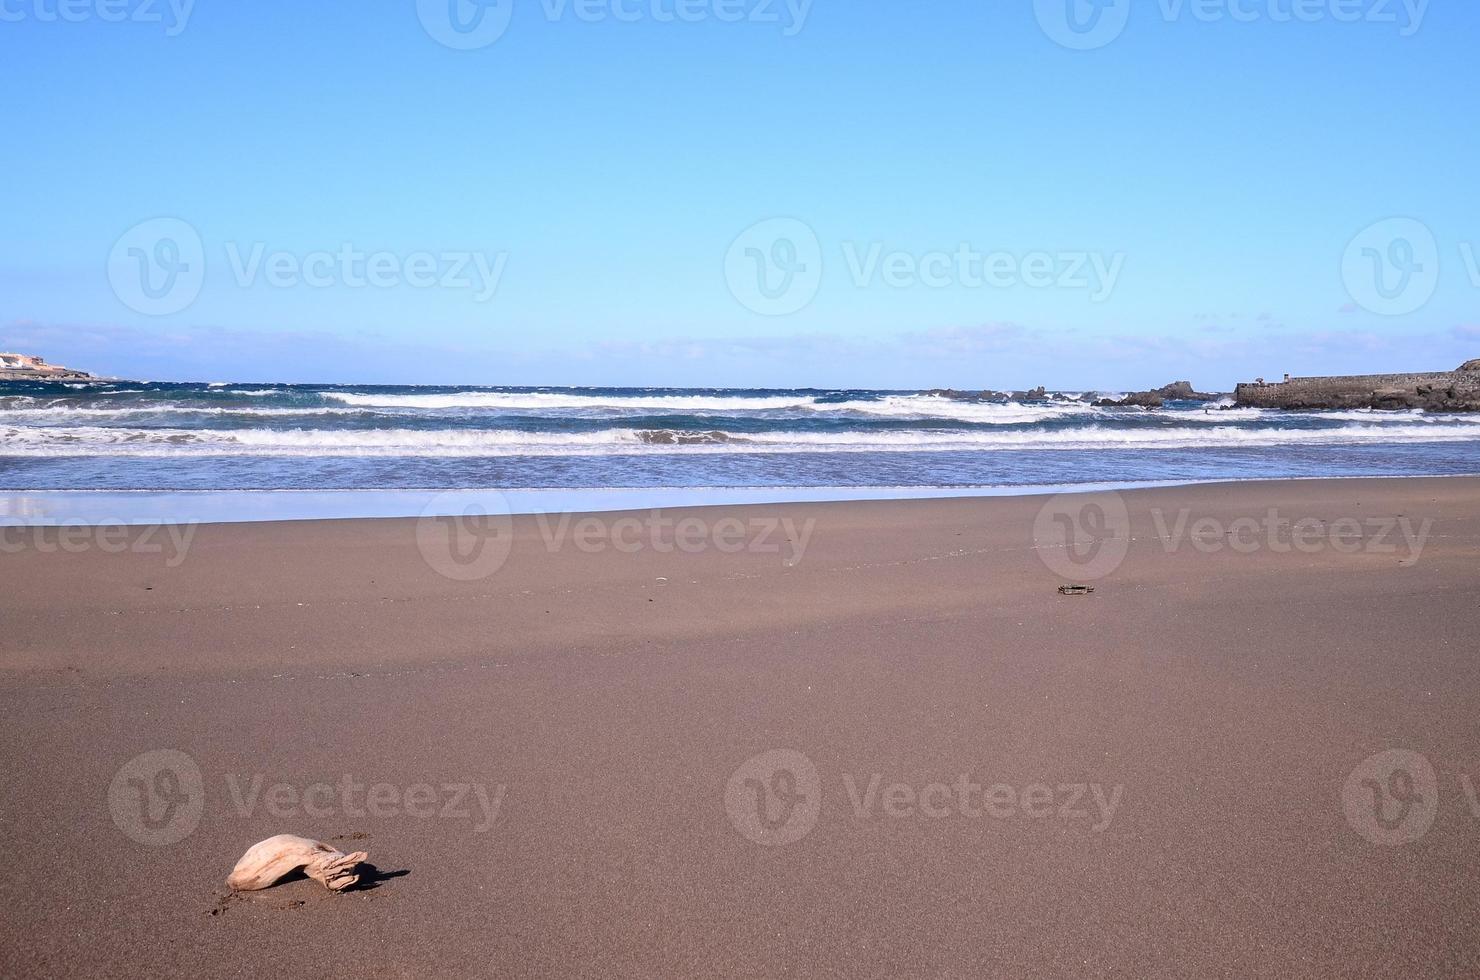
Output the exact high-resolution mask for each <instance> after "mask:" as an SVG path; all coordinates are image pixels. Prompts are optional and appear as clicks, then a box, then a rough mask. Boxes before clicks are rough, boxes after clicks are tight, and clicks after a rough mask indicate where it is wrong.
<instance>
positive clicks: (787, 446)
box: [0, 382, 1480, 492]
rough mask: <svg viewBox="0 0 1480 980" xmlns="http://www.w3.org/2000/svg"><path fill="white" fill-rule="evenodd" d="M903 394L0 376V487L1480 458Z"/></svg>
mask: <svg viewBox="0 0 1480 980" xmlns="http://www.w3.org/2000/svg"><path fill="white" fill-rule="evenodd" d="M1094 396H1095V393H1085V392H1069V393H1060V394H1057V395H1055V396H1053V397H1052V398H1050V399H1049V400H1047V401H1041V402H1010V401H1009V402H979V401H961V400H955V399H951V398H945V397H940V396H936V395H931V394H927V393H922V392H914V391H823V390H809V389H793V390H769V389H743V390H734V389H704V390H697V389H648V388H642V389H635V388H500V387H405V386H344V385H267V384H246V383H243V384H235V383H212V384H176V383H139V382H71V383H44V384H43V383H37V382H10V383H0V490H5V491H57V490H150V491H178V490H190V491H200V490H231V491H244V490H314V491H324V490H380V491H400V490H447V489H470V490H472V489H497V490H536V489H564V490H615V489H623V488H626V489H640V488H648V489H656V488H679V489H682V488H779V489H783V490H784V489H786V488H793V489H797V490H801V489H805V488H901V491H902V492H903V490H904V489H905V488H914V489H916V490H918V489H921V488H962V489H966V488H998V489H1002V490H1010V489H1011V488H1022V487H1030V486H1056V487H1064V486H1071V487H1072V486H1081V485H1085V486H1087V485H1091V484H1094V485H1104V484H1112V485H1120V484H1132V483H1142V482H1198V481H1210V480H1227V479H1247V478H1277V477H1317V476H1402V475H1444V474H1474V473H1480V417H1477V416H1466V415H1439V414H1426V413H1423V412H1418V411H1401V412H1375V411H1373V412H1369V411H1356V412H1352V411H1346V412H1300V413H1295V412H1277V411H1267V410H1259V409H1240V408H1227V407H1226V406H1227V405H1228V404H1229V402H1228V400H1225V401H1224V402H1221V403H1210V404H1204V403H1200V402H1174V403H1169V404H1168V405H1167V406H1166V407H1164V408H1161V409H1156V410H1145V409H1134V408H1132V409H1120V408H1116V409H1110V408H1095V407H1093V406H1092V405H1091V404H1090V401H1091V400H1092V399H1093V397H1094Z"/></svg>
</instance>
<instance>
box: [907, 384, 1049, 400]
mask: <svg viewBox="0 0 1480 980" xmlns="http://www.w3.org/2000/svg"><path fill="white" fill-rule="evenodd" d="M925 394H927V395H934V396H935V397H936V398H949V399H950V400H951V401H957V402H1002V403H1005V402H1046V401H1051V400H1052V399H1054V398H1060V397H1062V396H1061V395H1058V394H1050V393H1049V390H1048V389H1047V388H1045V387H1043V385H1039V386H1038V387H1037V388H1034V389H1033V390H1031V391H993V390H992V389H990V388H986V389H983V390H982V391H958V390H957V389H955V388H931V389H930V390H929V391H927V392H925Z"/></svg>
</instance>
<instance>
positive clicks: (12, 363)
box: [0, 353, 82, 377]
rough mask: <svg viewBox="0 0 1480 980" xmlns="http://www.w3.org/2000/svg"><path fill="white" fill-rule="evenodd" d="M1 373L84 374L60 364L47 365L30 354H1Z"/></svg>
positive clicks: (42, 359)
mask: <svg viewBox="0 0 1480 980" xmlns="http://www.w3.org/2000/svg"><path fill="white" fill-rule="evenodd" d="M0 371H18V372H22V373H25V374H40V375H47V376H53V375H67V376H69V377H71V376H76V375H80V374H82V372H81V371H72V370H69V369H67V368H64V367H62V366H61V365H60V364H47V363H46V360H45V359H44V358H40V357H34V356H32V355H30V354H5V353H0Z"/></svg>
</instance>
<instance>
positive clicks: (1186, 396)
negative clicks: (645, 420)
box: [1095, 381, 1218, 408]
mask: <svg viewBox="0 0 1480 980" xmlns="http://www.w3.org/2000/svg"><path fill="white" fill-rule="evenodd" d="M1217 397H1218V396H1217V395H1210V394H1208V393H1207V392H1204V391H1196V390H1194V389H1193V387H1192V382H1191V381H1173V382H1172V383H1171V384H1169V385H1162V386H1161V387H1160V388H1155V389H1153V390H1151V391H1136V392H1132V393H1131V394H1129V395H1126V396H1125V397H1124V398H1101V399H1100V400H1099V401H1097V402H1095V407H1096V408H1161V407H1162V406H1163V405H1165V404H1166V403H1167V402H1173V401H1183V402H1207V401H1212V400H1213V399H1215V398H1217Z"/></svg>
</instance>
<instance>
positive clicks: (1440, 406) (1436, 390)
mask: <svg viewBox="0 0 1480 980" xmlns="http://www.w3.org/2000/svg"><path fill="white" fill-rule="evenodd" d="M1234 400H1235V402H1236V403H1237V404H1238V405H1239V406H1240V407H1245V408H1281V409H1353V408H1378V409H1403V408H1422V409H1426V410H1428V411H1434V412H1475V411H1480V360H1474V361H1468V362H1466V363H1465V364H1463V365H1461V366H1460V368H1459V370H1457V371H1437V372H1430V373H1420V374H1361V375H1351V376H1347V377H1329V378H1286V379H1285V380H1284V381H1280V382H1274V383H1267V382H1264V381H1255V382H1251V383H1246V384H1240V385H1239V386H1238V387H1237V388H1236V389H1234Z"/></svg>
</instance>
